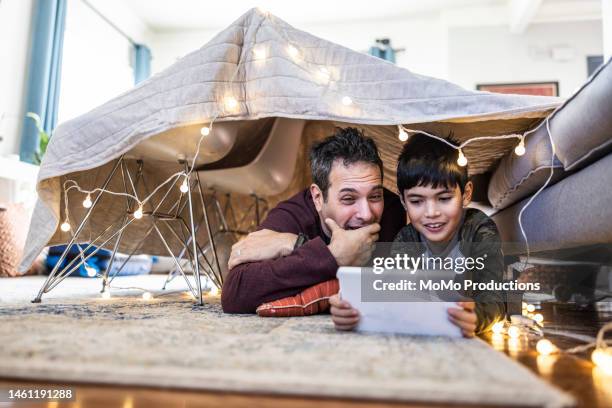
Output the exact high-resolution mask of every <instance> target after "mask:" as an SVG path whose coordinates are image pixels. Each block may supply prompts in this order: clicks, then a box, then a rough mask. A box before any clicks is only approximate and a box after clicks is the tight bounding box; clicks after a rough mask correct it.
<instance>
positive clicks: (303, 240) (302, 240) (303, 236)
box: [293, 232, 308, 251]
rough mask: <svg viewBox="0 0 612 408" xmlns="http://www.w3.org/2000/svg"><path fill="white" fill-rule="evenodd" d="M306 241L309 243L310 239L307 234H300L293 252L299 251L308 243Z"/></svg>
mask: <svg viewBox="0 0 612 408" xmlns="http://www.w3.org/2000/svg"><path fill="white" fill-rule="evenodd" d="M306 241H308V237H307V236H306V234H302V233H301V232H300V233H299V234H298V237H297V239H296V240H295V245H294V246H293V250H294V251H295V250H296V249H298V248H299V247H301V246H302V245H304V244H305V243H306Z"/></svg>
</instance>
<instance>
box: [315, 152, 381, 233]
mask: <svg viewBox="0 0 612 408" xmlns="http://www.w3.org/2000/svg"><path fill="white" fill-rule="evenodd" d="M310 192H311V194H312V198H313V201H314V204H315V207H316V209H317V212H318V213H319V216H320V218H321V224H322V225H321V226H322V228H323V230H324V231H325V233H326V234H327V235H328V236H331V234H330V232H329V231H328V229H327V225H325V222H324V220H325V219H326V218H331V219H332V220H334V221H335V222H336V223H337V224H338V225H339V226H340V227H342V228H343V229H357V228H361V227H365V226H367V225H370V224H374V223H377V222H380V218H381V216H382V212H383V207H384V202H383V187H382V176H381V174H380V169H379V168H378V166H376V165H373V164H371V163H365V162H357V163H353V164H350V165H348V166H345V165H344V164H343V163H342V160H336V161H335V162H334V164H333V166H332V169H331V171H330V174H329V188H328V190H327V200H324V199H323V193H322V191H321V190H320V189H319V187H318V186H317V185H316V184H312V185H311V186H310Z"/></svg>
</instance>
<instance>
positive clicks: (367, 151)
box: [310, 127, 383, 201]
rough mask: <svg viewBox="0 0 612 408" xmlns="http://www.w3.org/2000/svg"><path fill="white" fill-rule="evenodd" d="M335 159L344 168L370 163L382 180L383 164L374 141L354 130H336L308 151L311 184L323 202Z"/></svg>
mask: <svg viewBox="0 0 612 408" xmlns="http://www.w3.org/2000/svg"><path fill="white" fill-rule="evenodd" d="M337 159H342V163H343V164H344V165H345V166H348V165H350V164H354V163H357V162H366V163H371V164H373V165H375V166H378V168H379V169H380V176H381V178H382V175H383V164H382V160H381V159H380V156H379V155H378V149H377V148H376V144H375V143H374V140H372V139H371V138H369V137H367V136H364V134H363V132H362V131H361V130H359V129H356V128H351V127H349V128H344V129H343V128H336V133H334V134H333V135H332V136H329V137H327V138H325V139H324V140H322V141H320V142H318V143H316V144H315V145H313V146H312V148H311V149H310V169H311V172H312V182H313V183H315V184H316V185H317V186H319V188H320V189H321V191H322V192H323V200H325V201H327V190H328V189H329V174H330V173H331V169H332V165H333V164H334V161H335V160H337Z"/></svg>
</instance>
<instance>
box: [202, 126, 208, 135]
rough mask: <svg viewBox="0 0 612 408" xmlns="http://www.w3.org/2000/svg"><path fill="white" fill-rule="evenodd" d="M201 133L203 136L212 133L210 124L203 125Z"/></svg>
mask: <svg viewBox="0 0 612 408" xmlns="http://www.w3.org/2000/svg"><path fill="white" fill-rule="evenodd" d="M200 134H201V135H202V136H208V135H210V128H209V127H208V126H202V129H200Z"/></svg>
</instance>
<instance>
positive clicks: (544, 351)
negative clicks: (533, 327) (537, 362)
mask: <svg viewBox="0 0 612 408" xmlns="http://www.w3.org/2000/svg"><path fill="white" fill-rule="evenodd" d="M536 350H537V351H538V353H539V354H541V355H543V356H548V355H550V354H553V353H556V352H557V351H559V349H557V346H555V345H554V344H553V343H552V342H551V341H550V340H548V339H541V340H538V343H537V344H536Z"/></svg>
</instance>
